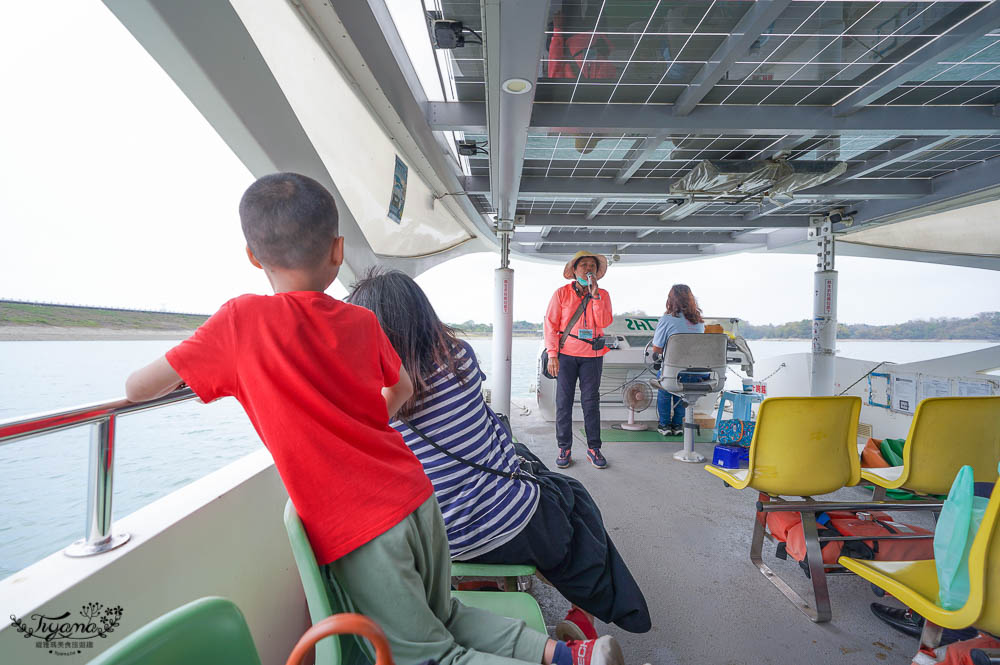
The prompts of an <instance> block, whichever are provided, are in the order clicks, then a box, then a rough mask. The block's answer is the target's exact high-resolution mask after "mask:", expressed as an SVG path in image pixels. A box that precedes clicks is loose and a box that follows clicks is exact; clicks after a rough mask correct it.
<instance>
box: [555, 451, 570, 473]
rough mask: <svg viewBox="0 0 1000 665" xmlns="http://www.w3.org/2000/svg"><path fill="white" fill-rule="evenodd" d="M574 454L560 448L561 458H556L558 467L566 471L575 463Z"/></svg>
mask: <svg viewBox="0 0 1000 665" xmlns="http://www.w3.org/2000/svg"><path fill="white" fill-rule="evenodd" d="M571 455H572V452H571V451H570V449H569V448H560V449H559V457H557V458H556V466H557V467H559V468H560V469H565V468H566V467H568V466H569V465H570V463H571V462H572V461H573V460H572V459H571V457H570V456H571Z"/></svg>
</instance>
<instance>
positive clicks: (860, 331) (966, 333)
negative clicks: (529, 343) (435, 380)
mask: <svg viewBox="0 0 1000 665" xmlns="http://www.w3.org/2000/svg"><path fill="white" fill-rule="evenodd" d="M626 316H631V317H636V316H638V317H646V314H645V313H643V312H639V311H631V312H626V313H624V314H616V315H615V317H616V318H622V317H626ZM650 318H652V317H650ZM449 325H450V326H452V327H453V328H457V329H458V330H461V331H462V332H465V333H477V334H488V333H492V332H493V324H492V323H476V322H475V321H466V322H465V323H451V324H449ZM514 332H520V333H541V332H542V324H541V323H532V322H531V321H514ZM740 334H742V335H743V337H745V338H747V339H803V338H806V339H807V338H809V337H812V321H811V320H810V319H803V320H801V321H789V322H788V323H777V324H775V323H766V324H763V325H754V324H752V323H746V322H744V323H743V324H742V325H741V326H740ZM837 338H838V339H985V340H1000V312H981V313H979V314H976V315H975V316H971V317H968V318H948V317H937V318H931V319H914V320H912V321H907V322H905V323H893V324H890V325H885V326H873V325H868V324H866V323H852V324H846V323H841V324H840V325H838V326H837Z"/></svg>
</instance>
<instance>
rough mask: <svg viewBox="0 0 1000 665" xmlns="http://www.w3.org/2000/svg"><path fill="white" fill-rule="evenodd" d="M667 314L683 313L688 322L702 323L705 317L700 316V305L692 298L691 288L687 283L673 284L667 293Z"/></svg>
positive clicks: (676, 314)
mask: <svg viewBox="0 0 1000 665" xmlns="http://www.w3.org/2000/svg"><path fill="white" fill-rule="evenodd" d="M667 314H670V315H671V316H680V315H683V316H684V318H685V319H687V320H688V323H702V322H703V321H704V320H705V319H703V318H702V317H701V307H698V301H697V300H695V299H694V294H693V293H691V288H690V287H689V286H688V285H687V284H674V285H673V286H672V287H670V293H669V294H667Z"/></svg>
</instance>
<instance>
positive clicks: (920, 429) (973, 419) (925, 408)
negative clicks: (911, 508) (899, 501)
mask: <svg viewBox="0 0 1000 665" xmlns="http://www.w3.org/2000/svg"><path fill="white" fill-rule="evenodd" d="M997 463H1000V396H996V397H929V398H927V399H925V400H923V401H921V402H920V404H918V405H917V412H916V414H915V415H914V416H913V423H912V424H911V425H910V433H909V434H908V435H907V437H906V446H904V448H903V468H904V469H905V471H904V472H903V473H904V474H905V475H906V478H905V479H901V480H902V485H903V487H906V488H907V489H912V490H916V491H917V492H923V493H925V494H947V493H948V490H950V489H951V483H952V481H954V480H955V476H956V475H957V474H958V470H959V469H961V468H962V467H963V466H964V465H966V464H968V465H969V466H971V467H972V470H973V472H974V474H975V478H976V482H993V481H994V480H995V479H996V477H997Z"/></svg>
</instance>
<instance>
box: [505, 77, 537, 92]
mask: <svg viewBox="0 0 1000 665" xmlns="http://www.w3.org/2000/svg"><path fill="white" fill-rule="evenodd" d="M500 87H501V88H503V90H504V92H509V93H510V94H512V95H523V94H524V93H526V92H528V91H529V90H531V81H526V80H524V79H507V80H506V81H504V82H503V84H501V86H500Z"/></svg>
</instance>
